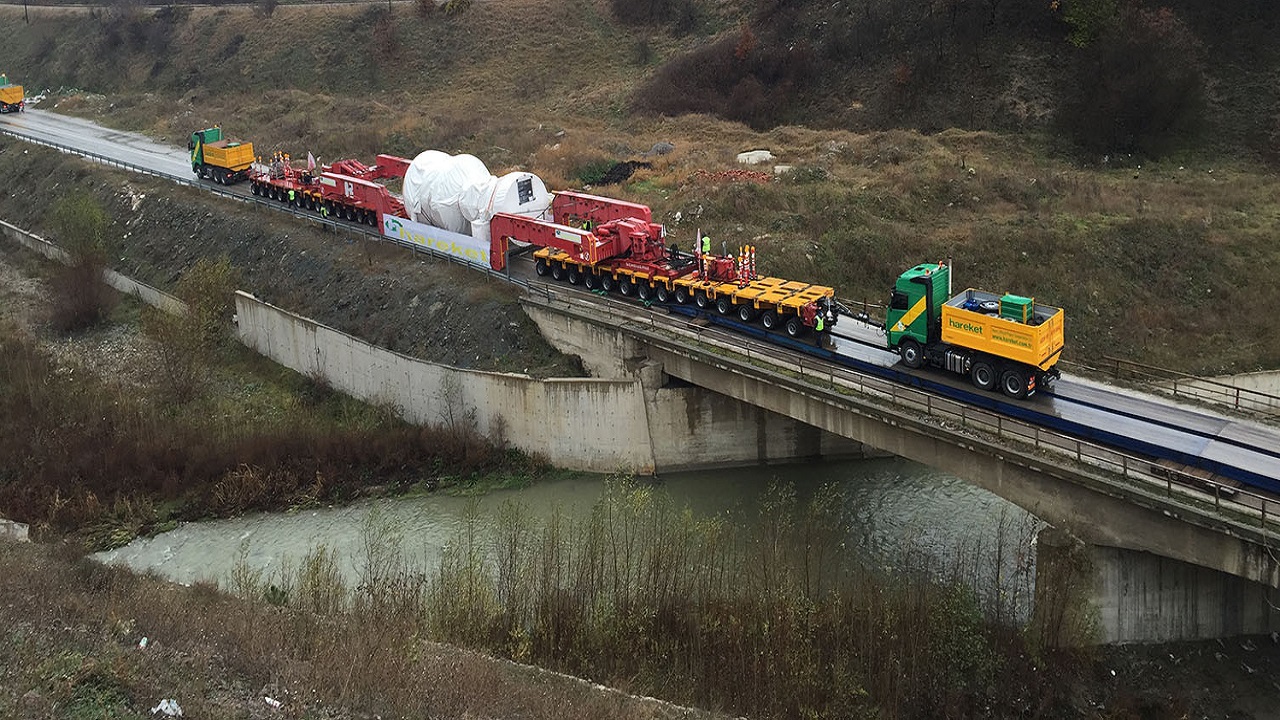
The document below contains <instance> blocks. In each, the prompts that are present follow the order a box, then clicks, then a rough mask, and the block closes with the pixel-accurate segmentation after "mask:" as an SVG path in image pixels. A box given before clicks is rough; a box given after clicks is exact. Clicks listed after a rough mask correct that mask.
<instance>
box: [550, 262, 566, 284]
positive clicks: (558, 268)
mask: <svg viewBox="0 0 1280 720" xmlns="http://www.w3.org/2000/svg"><path fill="white" fill-rule="evenodd" d="M551 279H552V280H556V281H560V280H564V266H563V265H561V264H560V263H556V264H554V265H552V266H551Z"/></svg>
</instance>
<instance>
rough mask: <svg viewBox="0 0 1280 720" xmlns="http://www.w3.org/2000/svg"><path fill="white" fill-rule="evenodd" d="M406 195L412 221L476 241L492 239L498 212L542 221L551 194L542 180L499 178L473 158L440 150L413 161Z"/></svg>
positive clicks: (519, 174) (527, 175)
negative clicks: (494, 215) (490, 228)
mask: <svg viewBox="0 0 1280 720" xmlns="http://www.w3.org/2000/svg"><path fill="white" fill-rule="evenodd" d="M403 193H404V206H405V210H406V211H407V212H408V213H409V219H411V220H414V221H416V222H420V223H426V224H428V225H434V226H435V227H439V228H444V229H446V230H452V231H453V232H460V233H467V234H469V235H472V236H473V237H477V238H488V236H489V221H490V220H491V219H493V214H494V213H497V212H507V213H515V214H519V215H528V216H530V217H543V216H545V215H546V213H547V212H548V211H549V209H550V207H551V193H549V192H547V186H546V185H545V184H543V182H542V179H541V178H539V177H538V176H537V175H534V174H533V173H527V172H513V173H508V174H506V175H503V176H502V177H500V178H499V177H494V176H493V175H491V174H490V173H489V170H488V168H486V167H485V166H484V163H483V162H481V161H480V160H479V159H478V158H476V157H475V156H473V155H448V154H446V153H442V152H440V151H438V150H427V151H425V152H423V153H421V154H419V155H418V156H417V157H416V158H414V159H413V162H412V163H410V165H409V169H408V171H406V172H405V176H404V186H403Z"/></svg>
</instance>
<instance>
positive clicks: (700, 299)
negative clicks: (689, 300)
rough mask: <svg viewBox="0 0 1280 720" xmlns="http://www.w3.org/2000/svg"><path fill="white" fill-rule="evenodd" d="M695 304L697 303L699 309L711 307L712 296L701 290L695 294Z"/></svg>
mask: <svg viewBox="0 0 1280 720" xmlns="http://www.w3.org/2000/svg"><path fill="white" fill-rule="evenodd" d="M693 304H694V305H697V306H698V309H699V310H706V309H707V308H709V307H711V298H709V297H707V294H706V293H705V292H702V291H701V290H699V291H698V294H697V295H694V296H693Z"/></svg>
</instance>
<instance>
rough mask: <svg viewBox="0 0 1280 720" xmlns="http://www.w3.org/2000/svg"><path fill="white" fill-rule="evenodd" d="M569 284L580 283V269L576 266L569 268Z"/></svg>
mask: <svg viewBox="0 0 1280 720" xmlns="http://www.w3.org/2000/svg"><path fill="white" fill-rule="evenodd" d="M569 284H570V285H581V284H582V271H581V270H579V269H578V268H576V267H571V268H569Z"/></svg>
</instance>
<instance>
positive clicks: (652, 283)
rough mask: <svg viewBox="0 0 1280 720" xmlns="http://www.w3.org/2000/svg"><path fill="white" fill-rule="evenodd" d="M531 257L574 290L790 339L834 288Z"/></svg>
mask: <svg viewBox="0 0 1280 720" xmlns="http://www.w3.org/2000/svg"><path fill="white" fill-rule="evenodd" d="M533 257H534V259H535V261H537V263H538V265H537V267H538V272H539V273H540V274H541V273H544V272H545V273H549V274H550V275H551V276H552V277H553V278H555V279H556V280H568V281H569V282H571V283H573V284H575V285H576V284H578V283H579V282H584V283H586V285H587V286H588V287H591V288H596V287H599V288H601V289H603V290H606V291H612V290H615V289H616V290H618V291H619V292H621V293H622V294H623V295H635V296H636V297H638V298H640V299H641V300H650V299H654V300H657V301H658V302H664V303H665V302H676V303H679V304H682V305H683V304H685V303H694V304H696V305H697V306H698V307H699V308H702V309H710V308H715V309H716V310H717V311H718V312H719V313H720V314H721V315H737V317H738V319H739V320H742V321H743V322H753V321H755V320H756V319H759V321H760V324H761V325H763V326H764V327H765V328H767V329H770V330H773V329H778V328H785V329H786V331H787V334H788V335H791V336H793V337H794V336H797V335H801V334H803V333H804V332H806V329H807V328H809V327H811V326H812V325H813V316H814V314H815V313H816V312H819V311H820V308H819V306H821V311H828V310H829V309H830V308H831V307H832V306H833V304H834V299H835V289H834V288H830V287H827V286H824V285H811V284H809V283H806V282H799V281H795V280H784V279H782V278H775V277H763V278H756V279H755V280H751V281H750V282H746V283H743V282H738V281H733V282H722V281H718V280H703V279H701V278H700V277H699V275H698V273H697V272H696V271H694V269H693V268H694V267H695V265H694V264H693V262H692V261H689V262H688V263H685V264H678V265H676V266H674V267H673V266H671V265H667V266H665V267H663V268H656V267H654V266H653V265H652V264H649V265H646V264H644V263H630V262H628V261H625V260H622V261H614V260H606V261H604V262H600V263H589V262H584V261H582V260H580V259H579V258H578V257H576V256H575V255H574V254H572V253H569V252H566V251H564V250H561V249H557V248H549V247H543V248H539V249H538V250H537V251H535V252H534V253H533ZM824 299H825V300H824ZM827 322H828V323H833V322H834V320H832V319H828V320H827Z"/></svg>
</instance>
